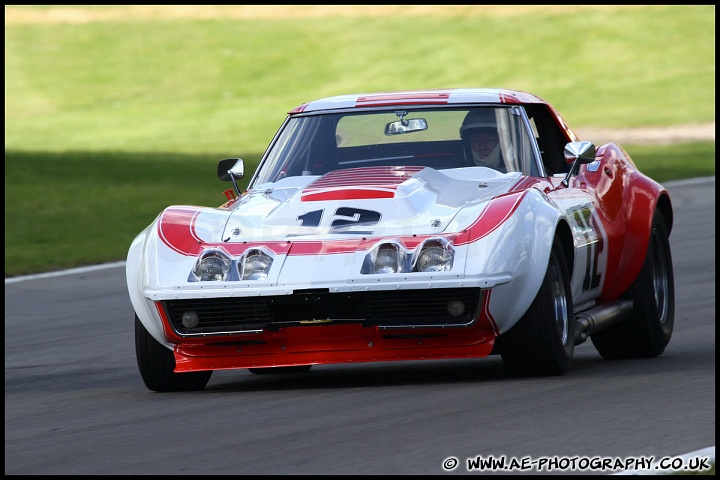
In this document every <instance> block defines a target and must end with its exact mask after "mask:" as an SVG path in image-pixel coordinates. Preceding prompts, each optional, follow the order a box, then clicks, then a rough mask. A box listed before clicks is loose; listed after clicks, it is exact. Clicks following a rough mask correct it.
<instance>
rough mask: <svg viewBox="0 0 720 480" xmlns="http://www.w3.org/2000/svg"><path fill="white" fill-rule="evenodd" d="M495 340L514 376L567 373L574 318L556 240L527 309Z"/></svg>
mask: <svg viewBox="0 0 720 480" xmlns="http://www.w3.org/2000/svg"><path fill="white" fill-rule="evenodd" d="M497 341H498V342H499V343H500V345H499V347H500V356H501V357H502V359H503V363H505V366H506V367H507V369H508V370H510V373H512V374H513V375H516V376H523V377H527V376H547V375H561V374H563V373H566V372H567V371H568V370H569V368H570V364H571V363H572V358H573V354H574V352H575V319H574V316H573V303H572V292H571V290H570V275H569V273H568V267H567V261H566V259H565V254H564V253H563V250H562V245H561V244H560V239H559V238H557V237H556V238H555V240H554V241H553V246H552V251H551V252H550V260H549V262H548V267H547V271H546V272H545V277H544V279H543V282H542V285H541V286H540V290H539V291H538V293H537V295H536V296H535V299H534V300H533V302H532V304H531V305H530V308H528V310H527V312H525V314H524V315H523V316H522V318H521V319H520V320H519V321H518V323H516V324H515V326H513V327H512V328H511V329H510V330H509V331H508V332H506V333H504V334H503V335H501V336H500V337H499V338H498V340H497Z"/></svg>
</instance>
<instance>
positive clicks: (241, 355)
mask: <svg viewBox="0 0 720 480" xmlns="http://www.w3.org/2000/svg"><path fill="white" fill-rule="evenodd" d="M494 342H495V333H494V332H492V331H488V330H481V329H477V328H448V329H419V330H387V329H379V328H378V327H376V326H375V327H363V326H362V325H360V324H348V325H328V324H325V325H311V326H296V327H289V328H282V329H280V330H279V331H275V332H263V333H262V334H256V335H247V336H246V337H245V338H238V337H234V338H232V339H227V341H223V340H222V339H219V338H217V339H215V340H213V341H212V342H208V343H203V344H199V343H183V344H180V345H177V346H176V347H175V349H174V352H175V363H176V367H175V371H176V372H191V371H200V370H230V369H239V368H261V367H280V366H292V365H322V364H334V363H360V362H383V361H397V360H440V359H451V358H483V357H486V356H488V355H489V354H490V352H491V351H492V349H493V345H494Z"/></svg>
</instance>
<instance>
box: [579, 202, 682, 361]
mask: <svg viewBox="0 0 720 480" xmlns="http://www.w3.org/2000/svg"><path fill="white" fill-rule="evenodd" d="M668 236H669V235H668V232H667V227H666V226H665V221H664V220H663V216H662V214H661V213H660V211H659V210H655V215H654V216H653V223H652V230H651V232H650V241H649V244H648V248H647V253H646V254H645V262H644V263H643V267H642V270H641V271H640V274H639V275H638V277H637V278H636V279H635V282H634V283H633V284H632V286H631V287H630V289H629V290H628V292H627V294H626V295H625V296H626V297H629V298H632V300H633V319H632V320H631V321H629V322H625V323H620V324H617V325H614V326H612V327H610V328H608V329H606V330H602V331H600V332H598V333H596V334H594V335H593V336H592V337H590V338H591V339H592V342H593V345H595V348H596V349H597V351H598V353H600V356H602V357H603V358H604V359H606V360H614V359H625V358H648V357H656V356H658V355H660V354H661V353H663V352H664V351H665V347H666V346H667V344H668V342H670V337H671V336H672V331H673V326H674V324H675V283H674V275H673V265H672V257H671V255H670V241H669V240H668Z"/></svg>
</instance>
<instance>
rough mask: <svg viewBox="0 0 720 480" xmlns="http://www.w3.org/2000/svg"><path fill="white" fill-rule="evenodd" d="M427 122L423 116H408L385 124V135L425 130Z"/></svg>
mask: <svg viewBox="0 0 720 480" xmlns="http://www.w3.org/2000/svg"><path fill="white" fill-rule="evenodd" d="M427 128H428V124H427V121H426V120H425V119H424V118H408V119H407V120H398V121H397V122H390V123H388V124H387V125H385V135H399V134H401V133H410V132H419V131H422V130H427Z"/></svg>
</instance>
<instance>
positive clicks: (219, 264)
mask: <svg viewBox="0 0 720 480" xmlns="http://www.w3.org/2000/svg"><path fill="white" fill-rule="evenodd" d="M230 265H232V259H230V257H228V256H227V255H226V254H225V253H223V252H221V251H220V250H207V251H205V252H203V253H202V255H200V258H198V260H197V262H195V266H194V267H193V270H192V274H193V276H194V278H195V281H199V282H219V281H224V280H227V278H228V273H229V272H230Z"/></svg>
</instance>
